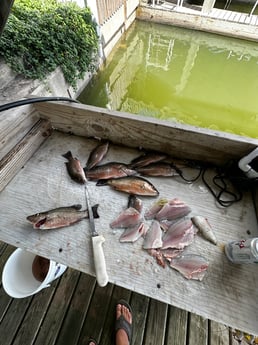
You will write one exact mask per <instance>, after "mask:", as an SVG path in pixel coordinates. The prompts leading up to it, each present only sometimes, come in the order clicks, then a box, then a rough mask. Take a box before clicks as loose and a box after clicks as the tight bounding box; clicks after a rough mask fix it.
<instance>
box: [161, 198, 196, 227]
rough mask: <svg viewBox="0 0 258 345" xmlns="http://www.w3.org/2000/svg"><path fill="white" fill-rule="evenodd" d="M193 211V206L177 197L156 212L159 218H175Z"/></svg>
mask: <svg viewBox="0 0 258 345" xmlns="http://www.w3.org/2000/svg"><path fill="white" fill-rule="evenodd" d="M190 212H191V208H190V207H189V206H187V205H186V204H185V203H184V202H183V201H181V200H179V199H177V198H175V199H173V200H170V201H168V203H166V204H165V205H164V206H163V207H162V209H161V210H160V211H159V212H158V213H157V214H156V216H155V218H156V219H157V220H159V221H160V220H164V219H167V220H174V219H177V218H181V217H185V216H186V215H187V214H188V213H190Z"/></svg>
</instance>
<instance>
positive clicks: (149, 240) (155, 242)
mask: <svg viewBox="0 0 258 345" xmlns="http://www.w3.org/2000/svg"><path fill="white" fill-rule="evenodd" d="M161 247H162V230H161V227H160V225H159V222H158V221H156V220H153V221H152V223H151V226H150V228H149V230H148V232H147V234H146V236H145V238H144V242H143V249H153V248H161Z"/></svg>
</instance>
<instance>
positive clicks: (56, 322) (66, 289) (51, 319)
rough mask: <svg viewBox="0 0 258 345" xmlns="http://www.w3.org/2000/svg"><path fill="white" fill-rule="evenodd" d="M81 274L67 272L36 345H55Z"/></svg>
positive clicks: (41, 328) (71, 271)
mask: <svg viewBox="0 0 258 345" xmlns="http://www.w3.org/2000/svg"><path fill="white" fill-rule="evenodd" d="M79 275H80V272H78V271H76V270H67V271H66V272H65V273H64V275H63V276H62V278H61V280H60V282H59V283H60V284H59V285H58V287H57V289H56V291H55V294H54V297H53V300H52V302H51V305H50V307H49V308H48V310H47V313H46V315H45V317H44V320H43V322H42V324H41V326H40V329H39V332H38V334H37V337H36V340H35V342H34V344H35V345H42V344H48V345H54V344H55V342H56V339H57V336H58V332H59V330H60V329H61V326H62V322H63V320H64V317H65V314H66V311H67V308H68V306H69V303H70V300H71V298H72V295H73V293H74V291H75V287H76V286H75V282H76V281H77V280H78V278H79Z"/></svg>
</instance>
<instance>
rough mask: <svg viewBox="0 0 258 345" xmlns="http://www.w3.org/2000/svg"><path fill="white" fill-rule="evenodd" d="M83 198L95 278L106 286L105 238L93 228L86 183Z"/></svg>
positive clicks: (99, 283) (100, 284)
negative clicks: (86, 209) (88, 225)
mask: <svg viewBox="0 0 258 345" xmlns="http://www.w3.org/2000/svg"><path fill="white" fill-rule="evenodd" d="M85 198H86V203H87V208H88V213H89V222H90V230H91V236H92V247H93V258H94V265H95V272H96V279H97V283H98V285H99V286H101V287H103V286H106V285H107V283H108V275H107V268H106V260H105V256H104V251H103V243H104V242H105V238H104V236H102V235H99V234H98V233H97V231H96V228H95V223H94V216H93V212H92V208H91V203H90V196H89V191H88V188H87V185H86V184H85Z"/></svg>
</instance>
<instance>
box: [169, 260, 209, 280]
mask: <svg viewBox="0 0 258 345" xmlns="http://www.w3.org/2000/svg"><path fill="white" fill-rule="evenodd" d="M208 266H209V263H208V261H207V260H206V259H205V258H204V257H203V256H201V255H197V254H186V255H182V256H179V257H176V258H174V259H172V260H171V261H170V267H172V268H174V269H176V270H177V271H179V272H180V273H181V274H182V275H183V276H184V277H185V278H186V279H194V280H200V281H201V280H202V279H203V277H204V275H205V273H206V270H207V268H208Z"/></svg>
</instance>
